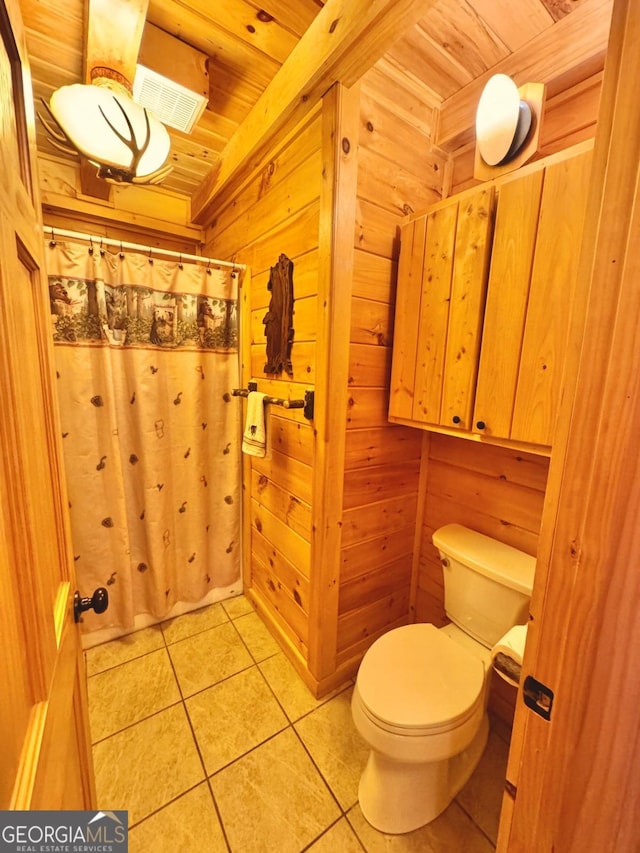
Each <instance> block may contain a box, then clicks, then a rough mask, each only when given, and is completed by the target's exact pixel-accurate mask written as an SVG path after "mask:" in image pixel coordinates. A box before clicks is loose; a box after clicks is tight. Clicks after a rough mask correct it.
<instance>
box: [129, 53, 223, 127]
mask: <svg viewBox="0 0 640 853" xmlns="http://www.w3.org/2000/svg"><path fill="white" fill-rule="evenodd" d="M133 99H134V100H135V101H136V102H137V103H138V104H140V106H142V107H146V108H147V109H148V110H149V112H151V113H153V115H154V116H155V117H156V118H157V119H158V120H159V121H161V122H162V123H163V124H166V125H168V126H169V127H174V128H176V130H182V131H183V132H184V133H189V132H190V131H191V130H192V128H193V126H194V125H195V123H196V122H197V121H198V119H199V118H200V116H201V115H202V113H203V112H204V109H205V107H206V105H207V99H206V98H205V97H204V96H203V95H199V94H198V93H197V92H193V91H191V90H190V89H187V88H185V86H181V85H180V84H179V83H175V82H174V81H173V80H169V78H168V77H164V76H163V75H162V74H158V73H157V72H155V71H152V70H151V69H150V68H146V67H145V66H144V65H138V67H137V71H136V77H135V80H134V81H133Z"/></svg>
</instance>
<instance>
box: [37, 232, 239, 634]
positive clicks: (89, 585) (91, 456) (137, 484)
mask: <svg viewBox="0 0 640 853" xmlns="http://www.w3.org/2000/svg"><path fill="white" fill-rule="evenodd" d="M47 268H48V273H49V295H50V304H51V325H52V333H53V339H54V350H55V366H56V375H57V390H58V398H59V405H60V417H61V426H62V438H63V441H62V444H63V448H64V455H65V469H66V479H67V490H68V494H69V509H70V519H71V540H72V544H73V550H74V560H75V568H76V575H77V578H78V586H79V588H80V591H81V594H82V595H89V596H90V595H92V593H93V591H94V589H95V588H96V587H100V586H104V587H106V588H107V590H108V592H109V608H108V610H107V612H106V613H104V614H102V615H101V616H96V614H94V613H93V612H92V611H89V612H87V613H86V614H85V615H84V617H83V618H84V629H85V630H86V631H91V630H96V629H98V628H107V627H120V628H122V629H130V628H132V627H134V619H135V617H136V616H137V615H139V614H150V615H151V616H152V617H154V619H155V620H161V619H162V618H163V617H166V616H167V614H168V613H169V611H170V610H171V608H172V607H173V606H174V605H175V604H176V603H177V602H191V603H195V602H198V601H200V600H201V599H203V598H204V597H205V595H207V594H208V593H213V594H212V596H210V598H212V599H213V600H215V599H216V598H224V597H226V596H227V595H230V594H232V593H233V592H239V591H240V589H241V586H240V505H241V500H240V487H241V482H240V477H241V473H240V471H241V466H240V458H239V435H240V420H239V419H240V407H239V406H238V405H237V400H236V399H235V398H233V397H232V396H231V395H230V393H229V392H230V390H231V388H233V387H237V385H238V380H239V365H238V354H237V353H238V332H237V328H238V326H237V283H238V278H237V274H236V273H235V272H234V271H231V270H221V269H217V268H213V267H212V266H209V267H206V266H205V265H201V264H197V263H192V264H188V263H186V262H184V263H183V262H180V261H176V262H173V261H165V260H160V259H158V258H153V256H152V254H149V255H145V254H142V253H137V252H131V251H117V250H116V251H107V250H105V249H103V248H102V247H98V246H97V245H94V244H89V245H87V244H78V243H75V242H68V241H65V242H61V241H60V240H51V242H50V244H49V248H48V249H47Z"/></svg>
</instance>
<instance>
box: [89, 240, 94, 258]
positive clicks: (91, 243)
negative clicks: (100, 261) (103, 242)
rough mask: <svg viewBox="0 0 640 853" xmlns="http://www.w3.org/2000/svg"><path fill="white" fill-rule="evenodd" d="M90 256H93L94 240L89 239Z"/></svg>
mask: <svg viewBox="0 0 640 853" xmlns="http://www.w3.org/2000/svg"><path fill="white" fill-rule="evenodd" d="M89 254H90V255H93V240H92V238H91V237H89Z"/></svg>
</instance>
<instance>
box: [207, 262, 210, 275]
mask: <svg viewBox="0 0 640 853" xmlns="http://www.w3.org/2000/svg"><path fill="white" fill-rule="evenodd" d="M207 275H211V258H209V260H208V263H207Z"/></svg>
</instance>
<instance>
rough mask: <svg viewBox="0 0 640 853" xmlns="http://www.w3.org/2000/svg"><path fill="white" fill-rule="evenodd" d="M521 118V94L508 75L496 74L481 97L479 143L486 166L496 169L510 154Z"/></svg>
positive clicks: (477, 134) (479, 104)
mask: <svg viewBox="0 0 640 853" xmlns="http://www.w3.org/2000/svg"><path fill="white" fill-rule="evenodd" d="M519 115H520V93H519V91H518V87H517V86H516V84H515V83H514V82H513V80H512V79H511V78H510V77H508V76H507V75H506V74H495V75H494V76H493V77H492V78H491V79H490V80H489V81H488V83H487V85H486V86H485V87H484V89H483V91H482V95H481V96H480V101H479V102H478V109H477V112H476V140H477V144H478V148H479V150H480V155H481V156H482V159H483V160H484V162H485V163H488V164H489V165H490V166H495V165H497V164H498V163H500V162H501V161H502V160H503V159H504V158H505V157H506V156H507V154H508V153H509V150H510V148H511V144H512V142H513V140H514V137H515V135H516V128H517V126H518V118H519Z"/></svg>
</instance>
